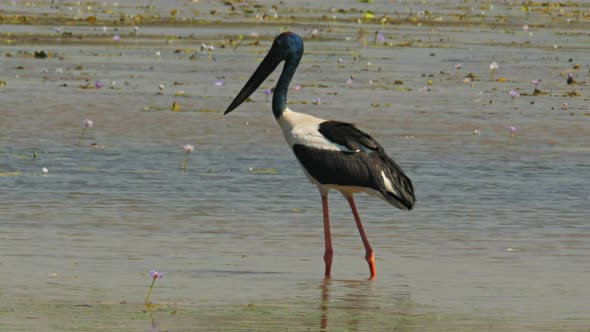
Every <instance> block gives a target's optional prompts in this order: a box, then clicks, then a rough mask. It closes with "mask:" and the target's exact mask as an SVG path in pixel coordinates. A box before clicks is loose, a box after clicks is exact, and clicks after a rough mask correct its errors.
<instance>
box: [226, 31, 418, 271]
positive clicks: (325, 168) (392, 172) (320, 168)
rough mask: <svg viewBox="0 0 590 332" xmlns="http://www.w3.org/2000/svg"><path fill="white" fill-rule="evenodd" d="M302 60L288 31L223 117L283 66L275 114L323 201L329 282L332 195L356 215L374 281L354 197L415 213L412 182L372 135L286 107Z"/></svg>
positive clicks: (296, 41) (274, 100) (297, 40)
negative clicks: (362, 194)
mask: <svg viewBox="0 0 590 332" xmlns="http://www.w3.org/2000/svg"><path fill="white" fill-rule="evenodd" d="M302 56H303V40H301V37H299V36H298V35H297V34H295V33H292V32H284V33H281V34H280V35H279V36H277V37H276V39H275V40H274V42H273V44H272V47H271V48H270V51H269V52H268V54H267V55H266V57H265V58H264V59H263V60H262V63H260V65H259V66H258V68H257V69H256V71H255V72H254V74H252V77H250V79H249V80H248V82H247V83H246V84H245V85H244V87H243V88H242V90H241V91H240V92H239V93H238V95H237V96H236V97H235V99H234V100H233V101H232V103H231V104H230V105H229V107H228V108H227V110H226V111H225V113H224V114H227V113H229V112H231V111H233V110H234V109H235V108H236V107H238V106H239V105H240V104H241V103H243V102H244V101H245V100H246V99H247V98H248V97H249V96H250V95H251V94H252V93H254V91H256V89H257V88H258V87H259V86H260V85H261V84H262V82H263V81H264V80H265V79H266V78H267V77H268V76H269V75H270V74H271V73H272V72H273V71H274V70H275V68H276V67H277V66H278V65H279V63H280V62H282V61H285V65H284V67H283V71H282V73H281V76H280V77H279V80H278V82H277V84H276V87H275V89H274V94H273V98H272V112H273V114H274V116H275V118H276V120H277V122H278V123H279V125H280V126H281V129H282V130H283V134H284V135H285V138H286V139H287V143H289V146H291V149H293V152H294V153H295V156H296V157H297V160H298V161H299V164H300V165H301V167H302V168H303V172H304V173H305V175H306V176H307V178H308V179H309V180H310V181H311V182H312V183H313V184H315V185H316V186H317V187H318V189H319V191H320V194H321V196H322V208H323V212H324V213H323V214H324V240H325V253H324V261H325V263H326V274H325V276H326V278H329V277H330V270H331V267H332V257H333V255H334V251H333V249H332V240H331V236H330V220H329V212H328V192H329V191H330V189H335V190H337V191H339V192H340V193H341V194H342V195H343V196H344V197H345V198H346V199H347V200H348V203H349V204H350V208H351V210H352V214H353V216H354V219H355V221H356V225H357V227H358V229H359V232H360V235H361V238H362V240H363V244H364V246H365V251H366V254H365V259H366V260H367V262H368V263H369V268H370V270H371V277H370V278H371V279H374V278H375V276H376V269H375V256H374V254H373V249H372V248H371V245H370V244H369V240H368V238H367V235H366V234H365V231H364V229H363V225H362V223H361V219H360V217H359V215H358V211H357V209H356V206H355V203H354V198H353V194H354V193H357V192H365V193H368V194H370V195H374V196H377V197H380V198H382V199H383V200H385V201H386V202H388V203H389V204H391V205H393V206H395V207H397V208H399V209H402V210H411V209H412V208H413V207H414V203H415V201H416V199H415V197H414V188H413V187H412V182H411V181H410V179H409V178H408V177H407V176H406V175H405V174H404V172H403V171H402V169H401V168H400V167H399V166H398V164H396V163H395V161H393V160H392V159H391V158H390V157H389V156H388V155H387V154H385V151H384V150H383V148H382V147H381V145H380V144H379V143H377V141H375V140H374V139H373V138H372V137H371V136H369V134H367V133H365V132H363V131H361V130H359V129H357V128H356V127H355V126H354V125H353V124H350V123H346V122H340V121H330V120H324V119H320V118H317V117H315V116H311V115H307V114H302V113H297V112H294V111H291V110H290V109H289V108H288V107H287V92H288V89H289V83H290V81H291V79H292V78H293V75H294V73H295V70H296V69H297V66H298V65H299V61H300V60H301V57H302Z"/></svg>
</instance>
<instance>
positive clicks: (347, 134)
mask: <svg viewBox="0 0 590 332" xmlns="http://www.w3.org/2000/svg"><path fill="white" fill-rule="evenodd" d="M319 132H320V133H321V134H322V135H324V136H325V137H326V138H327V139H328V140H330V141H332V142H334V143H337V144H340V145H342V146H345V147H346V148H348V149H350V150H351V151H355V152H344V151H333V150H322V149H320V148H311V147H306V146H304V145H294V146H293V151H294V152H295V156H296V157H297V159H298V160H299V162H300V163H301V165H302V166H303V167H304V168H305V169H306V171H307V172H308V173H309V174H310V175H311V176H312V177H313V178H314V179H315V180H316V181H318V182H319V183H320V184H335V185H340V186H356V187H364V188H371V189H373V190H375V191H377V192H380V193H381V195H382V196H383V198H384V199H385V200H387V201H388V202H389V203H390V204H392V205H394V206H396V207H398V208H400V209H404V210H410V209H412V207H413V206H414V203H415V200H416V199H415V197H414V188H413V186H412V182H411V181H410V179H409V178H408V177H407V176H406V175H405V174H404V172H403V171H402V169H401V168H400V167H399V165H397V164H396V163H395V161H393V160H392V159H391V158H390V157H389V156H387V154H385V151H383V148H382V147H381V145H379V143H378V142H377V141H375V140H374V139H373V138H372V137H371V136H370V135H369V134H367V133H365V132H363V131H361V130H359V129H357V128H356V127H355V126H354V125H352V124H350V123H345V122H338V121H326V122H323V123H322V124H320V126H319ZM382 173H383V174H382ZM383 176H385V177H387V179H388V180H389V182H391V185H392V187H393V191H390V190H388V189H387V186H386V184H385V180H384V178H383Z"/></svg>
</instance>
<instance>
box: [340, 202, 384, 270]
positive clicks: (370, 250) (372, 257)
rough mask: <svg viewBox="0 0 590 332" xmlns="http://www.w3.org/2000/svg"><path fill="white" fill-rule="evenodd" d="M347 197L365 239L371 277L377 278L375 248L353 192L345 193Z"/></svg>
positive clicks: (366, 257) (366, 256) (364, 243)
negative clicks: (372, 245)
mask: <svg viewBox="0 0 590 332" xmlns="http://www.w3.org/2000/svg"><path fill="white" fill-rule="evenodd" d="M345 197H346V199H347V200H348V204H350V209H351V210H352V214H353V215H354V221H356V226H357V227H358V229H359V233H360V234H361V239H362V240H363V245H364V246H365V259H366V260H367V263H369V269H370V270H371V277H370V278H369V279H371V280H373V279H375V276H377V270H376V269H375V254H374V253H373V248H371V245H370V244H369V239H368V238H367V234H365V229H364V228H363V224H362V223H361V218H360V217H359V213H358V211H357V210H356V205H355V204H354V198H353V197H352V194H350V195H345Z"/></svg>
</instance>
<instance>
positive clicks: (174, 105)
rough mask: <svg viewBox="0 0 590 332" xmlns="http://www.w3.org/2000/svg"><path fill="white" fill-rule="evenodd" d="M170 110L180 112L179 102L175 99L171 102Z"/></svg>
mask: <svg viewBox="0 0 590 332" xmlns="http://www.w3.org/2000/svg"><path fill="white" fill-rule="evenodd" d="M172 111H174V112H180V104H179V103H177V102H176V101H173V102H172Z"/></svg>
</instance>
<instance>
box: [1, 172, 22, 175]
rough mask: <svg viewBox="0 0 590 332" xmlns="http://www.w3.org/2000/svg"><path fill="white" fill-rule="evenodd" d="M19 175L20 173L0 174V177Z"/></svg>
mask: <svg viewBox="0 0 590 332" xmlns="http://www.w3.org/2000/svg"><path fill="white" fill-rule="evenodd" d="M15 175H21V172H0V176H15Z"/></svg>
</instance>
